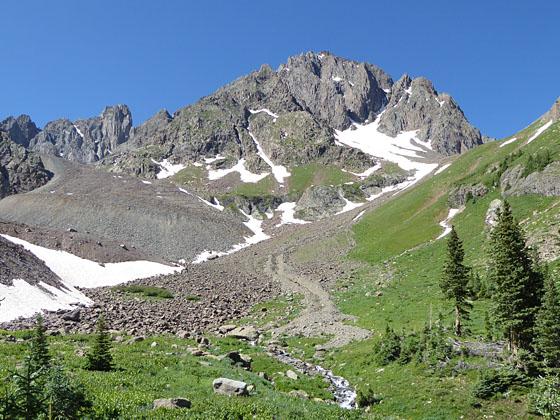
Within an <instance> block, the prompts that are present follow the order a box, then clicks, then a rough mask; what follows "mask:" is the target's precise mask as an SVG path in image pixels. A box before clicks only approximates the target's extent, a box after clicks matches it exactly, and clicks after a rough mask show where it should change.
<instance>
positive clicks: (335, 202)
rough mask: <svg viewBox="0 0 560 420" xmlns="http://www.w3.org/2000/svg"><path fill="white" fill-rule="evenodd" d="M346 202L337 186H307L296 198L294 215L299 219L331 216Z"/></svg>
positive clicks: (312, 219)
mask: <svg viewBox="0 0 560 420" xmlns="http://www.w3.org/2000/svg"><path fill="white" fill-rule="evenodd" d="M345 204H346V201H345V200H344V197H343V196H342V193H341V191H340V189H339V188H337V187H332V186H327V185H317V186H312V187H309V188H308V189H306V190H305V191H304V193H303V194H302V196H301V198H300V199H299V200H298V202H297V204H296V208H295V216H296V217H297V218H299V219H303V220H308V221H315V220H321V219H324V218H326V217H329V216H332V215H334V214H336V213H338V212H339V211H341V210H342V209H343V207H344V205H345Z"/></svg>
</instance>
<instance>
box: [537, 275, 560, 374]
mask: <svg viewBox="0 0 560 420" xmlns="http://www.w3.org/2000/svg"><path fill="white" fill-rule="evenodd" d="M544 289H545V290H544V296H543V299H542V306H541V308H540V310H539V312H538V314H537V320H536V325H535V332H536V338H535V348H536V350H537V353H538V354H539V356H540V357H542V359H543V364H544V366H545V367H546V368H547V369H553V370H557V369H559V368H560V299H559V298H558V288H557V286H556V283H555V281H554V279H553V278H552V276H550V275H549V276H547V277H546V278H545V288H544Z"/></svg>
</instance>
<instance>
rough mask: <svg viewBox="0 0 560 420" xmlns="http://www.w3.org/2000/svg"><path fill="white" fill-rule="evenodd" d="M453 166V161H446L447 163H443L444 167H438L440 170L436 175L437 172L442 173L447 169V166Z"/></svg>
mask: <svg viewBox="0 0 560 420" xmlns="http://www.w3.org/2000/svg"><path fill="white" fill-rule="evenodd" d="M450 166H451V163H446V164H445V165H443V166H442V167H440V168H438V170H437V171H436V172H435V174H434V175H437V174H441V173H442V172H443V171H445V170H446V169H447V168H449V167H450Z"/></svg>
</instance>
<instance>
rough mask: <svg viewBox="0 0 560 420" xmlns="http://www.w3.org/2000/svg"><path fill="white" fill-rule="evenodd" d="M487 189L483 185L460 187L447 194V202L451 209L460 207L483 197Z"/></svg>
mask: <svg viewBox="0 0 560 420" xmlns="http://www.w3.org/2000/svg"><path fill="white" fill-rule="evenodd" d="M486 194H488V188H487V187H486V186H485V185H483V184H475V185H460V186H458V187H455V188H454V189H453V190H451V191H450V192H449V197H448V199H447V202H448V204H449V206H450V207H451V208H458V207H462V206H464V205H465V204H467V201H469V200H470V199H473V198H474V199H476V198H480V197H484V196H485V195H486Z"/></svg>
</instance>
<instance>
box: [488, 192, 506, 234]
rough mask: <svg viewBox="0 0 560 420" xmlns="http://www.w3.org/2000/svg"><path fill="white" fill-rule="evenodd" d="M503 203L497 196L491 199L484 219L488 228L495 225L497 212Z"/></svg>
mask: <svg viewBox="0 0 560 420" xmlns="http://www.w3.org/2000/svg"><path fill="white" fill-rule="evenodd" d="M503 205H504V202H503V201H502V200H500V199H499V198H496V199H495V200H492V202H491V203H490V206H488V210H487V211H486V218H485V219H484V220H485V223H486V226H488V227H489V228H490V229H492V228H494V227H495V226H496V223H498V212H499V211H500V209H501V208H502V206H503Z"/></svg>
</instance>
